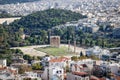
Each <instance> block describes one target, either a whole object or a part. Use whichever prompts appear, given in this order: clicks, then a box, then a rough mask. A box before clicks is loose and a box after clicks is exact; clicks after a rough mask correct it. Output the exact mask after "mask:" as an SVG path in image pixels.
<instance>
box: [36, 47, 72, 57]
mask: <svg viewBox="0 0 120 80" xmlns="http://www.w3.org/2000/svg"><path fill="white" fill-rule="evenodd" d="M35 49H36V50H38V51H42V52H45V53H47V54H48V55H53V56H65V55H71V53H72V52H71V51H69V52H68V48H67V47H64V46H62V47H60V48H56V47H50V46H49V47H40V48H35Z"/></svg>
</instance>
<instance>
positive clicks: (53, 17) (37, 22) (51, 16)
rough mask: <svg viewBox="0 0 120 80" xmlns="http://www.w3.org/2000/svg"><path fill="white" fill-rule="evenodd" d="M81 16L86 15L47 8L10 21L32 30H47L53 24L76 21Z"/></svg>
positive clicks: (14, 24) (13, 24)
mask: <svg viewBox="0 0 120 80" xmlns="http://www.w3.org/2000/svg"><path fill="white" fill-rule="evenodd" d="M82 18H86V16H83V15H81V14H79V13H75V12H72V11H69V10H62V9H48V10H45V11H38V12H35V13H33V14H30V15H28V16H25V17H23V18H21V19H20V20H19V21H16V22H14V23H12V26H23V27H25V28H29V29H32V30H33V29H35V28H39V29H45V30H47V29H50V28H52V27H54V26H57V25H60V24H65V23H66V22H70V21H77V20H79V19H82Z"/></svg>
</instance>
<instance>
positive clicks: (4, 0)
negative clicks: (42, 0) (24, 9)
mask: <svg viewBox="0 0 120 80" xmlns="http://www.w3.org/2000/svg"><path fill="white" fill-rule="evenodd" d="M32 1H38V0H0V4H11V3H23V2H32Z"/></svg>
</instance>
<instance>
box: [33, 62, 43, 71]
mask: <svg viewBox="0 0 120 80" xmlns="http://www.w3.org/2000/svg"><path fill="white" fill-rule="evenodd" d="M32 69H33V70H41V69H43V66H42V65H41V64H40V63H36V64H33V65H32Z"/></svg>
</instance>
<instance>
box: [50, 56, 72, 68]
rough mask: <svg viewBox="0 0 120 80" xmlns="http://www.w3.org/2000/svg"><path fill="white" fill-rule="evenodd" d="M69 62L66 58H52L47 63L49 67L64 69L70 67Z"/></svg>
mask: <svg viewBox="0 0 120 80" xmlns="http://www.w3.org/2000/svg"><path fill="white" fill-rule="evenodd" d="M70 61H71V59H70V58H66V57H59V58H54V59H51V60H50V61H49V66H59V67H61V68H65V67H66V66H69V65H70V64H69V62H70Z"/></svg>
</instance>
